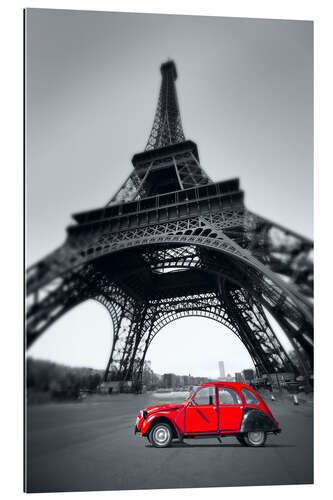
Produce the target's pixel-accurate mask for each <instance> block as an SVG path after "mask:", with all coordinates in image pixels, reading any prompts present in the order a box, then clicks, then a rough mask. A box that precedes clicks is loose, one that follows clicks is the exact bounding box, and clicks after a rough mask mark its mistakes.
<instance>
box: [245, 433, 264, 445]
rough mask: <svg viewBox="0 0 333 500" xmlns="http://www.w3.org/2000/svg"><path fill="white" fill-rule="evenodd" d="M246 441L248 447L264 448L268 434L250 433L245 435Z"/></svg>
mask: <svg viewBox="0 0 333 500" xmlns="http://www.w3.org/2000/svg"><path fill="white" fill-rule="evenodd" d="M244 441H245V443H246V444H247V446H264V444H265V441H266V432H263V431H256V432H248V433H247V434H245V435H244Z"/></svg>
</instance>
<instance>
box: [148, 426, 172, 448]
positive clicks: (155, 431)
mask: <svg viewBox="0 0 333 500" xmlns="http://www.w3.org/2000/svg"><path fill="white" fill-rule="evenodd" d="M149 441H150V442H151V444H152V445H153V446H155V448H166V447H167V446H169V445H170V443H171V441H172V430H171V427H170V425H168V424H165V423H164V422H163V423H160V424H156V425H154V427H153V428H152V430H151V431H150V433H149Z"/></svg>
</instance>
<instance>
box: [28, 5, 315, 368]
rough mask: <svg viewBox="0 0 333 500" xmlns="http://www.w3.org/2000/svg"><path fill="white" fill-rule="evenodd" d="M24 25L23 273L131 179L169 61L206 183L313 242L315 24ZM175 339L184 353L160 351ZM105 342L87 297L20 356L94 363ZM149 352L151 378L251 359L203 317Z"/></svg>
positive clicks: (105, 319)
mask: <svg viewBox="0 0 333 500" xmlns="http://www.w3.org/2000/svg"><path fill="white" fill-rule="evenodd" d="M26 22H27V29H26V37H27V38H26V54H27V55H26V57H27V74H26V125H27V126H26V169H27V176H26V227H27V241H26V261H27V264H28V265H30V264H33V263H34V262H36V261H37V260H39V259H40V258H43V257H44V256H45V255H47V254H48V253H49V252H51V251H52V250H54V249H55V248H56V247H58V246H59V245H60V244H61V243H62V242H63V241H64V239H65V228H66V226H68V225H69V224H70V222H71V219H70V216H71V214H73V213H76V212H79V211H85V210H89V209H92V208H97V207H101V206H104V205H105V204H106V203H107V201H108V200H109V199H110V198H111V197H112V195H113V194H114V193H115V192H116V191H117V189H118V187H119V186H120V184H121V183H122V182H123V181H124V179H125V178H126V177H127V176H128V174H129V173H130V172H131V168H132V167H131V162H130V160H131V158H132V156H133V154H135V153H137V152H141V151H143V150H144V147H145V144H146V141H147V138H148V136H149V132H150V129H151V126H152V123H153V117H154V113H155V108H156V104H157V98H158V92H159V86H160V71H159V66H160V64H161V63H162V62H164V61H165V60H166V59H168V58H172V59H174V61H175V63H176V66H177V70H178V79H177V82H176V84H177V92H178V99H179V104H180V111H181V116H182V123H183V128H184V132H185V136H186V138H187V139H191V140H194V141H195V142H196V143H197V145H198V149H199V155H200V160H201V165H202V167H203V168H204V169H205V170H206V171H207V173H208V175H209V176H210V177H211V178H212V179H213V181H220V180H226V179H229V178H232V177H239V178H240V181H241V186H242V189H243V190H244V191H245V202H246V205H247V207H248V208H249V209H250V210H252V211H254V212H256V213H258V214H260V215H263V216H265V217H266V218H269V219H271V220H273V221H275V222H278V223H280V224H282V225H285V226H287V227H288V228H290V229H292V230H295V231H297V232H299V233H301V234H303V235H305V236H307V237H310V238H312V236H313V47H312V43H313V24H312V23H311V22H309V21H276V20H255V19H240V18H217V17H199V16H171V15H148V14H121V13H105V12H104V13H101V12H83V11H62V10H48V9H45V10H44V9H28V13H27V19H26ZM203 331H205V332H206V331H209V336H208V335H207V336H206V335H205V339H207V341H208V339H209V342H210V344H209V345H210V346H212V345H213V346H214V348H213V349H212V348H210V347H209V348H207V349H206V343H205V344H204V346H205V347H203V340H202V333H203ZM97 337H99V341H98V342H97ZM173 339H177V342H178V345H179V343H180V346H181V348H180V349H179V351H180V354H178V353H173V355H172V357H166V356H165V355H164V352H165V349H167V348H168V345H171V344H172V342H173ZM111 342H112V325H111V322H110V318H109V316H108V313H107V312H106V311H105V310H104V309H102V306H101V305H100V304H97V303H96V302H94V301H88V302H87V303H84V304H82V305H80V306H78V307H77V308H76V309H75V310H73V311H71V312H70V313H68V314H67V315H66V316H64V317H63V318H61V319H60V320H59V321H57V322H56V323H55V324H54V325H53V326H52V327H51V328H50V329H49V330H48V331H47V332H46V333H45V334H44V335H43V336H42V337H41V338H40V339H39V340H38V341H37V342H36V343H35V344H34V345H33V347H32V348H31V350H30V351H29V354H30V355H32V356H34V357H41V358H44V359H53V360H55V361H58V362H63V363H66V364H70V365H74V366H78V365H79V366H82V365H85V366H92V367H96V368H103V367H104V366H105V363H106V360H107V358H108V354H109V350H110V346H111ZM205 342H206V340H205ZM189 346H191V347H189ZM203 349H205V350H203ZM183 353H186V363H185V362H184V358H183ZM212 353H213V354H212ZM215 353H216V354H215ZM147 357H148V359H150V360H151V362H152V367H153V369H154V371H156V372H157V373H164V372H170V371H173V372H175V373H184V369H185V368H186V370H185V373H186V372H190V373H191V374H193V375H206V376H217V375H218V366H217V362H218V361H219V360H220V359H223V360H224V361H225V364H226V371H227V372H228V371H230V372H234V371H238V370H240V369H242V368H246V367H248V366H250V365H251V359H250V357H249V355H248V353H247V351H246V349H245V348H244V346H243V345H242V344H241V343H240V342H239V341H238V339H237V338H236V337H235V335H233V334H232V333H231V332H230V331H229V330H227V329H226V328H224V327H222V326H221V325H219V324H217V323H214V322H213V321H212V320H204V319H198V318H186V319H182V320H179V321H176V322H175V323H172V324H170V325H168V326H166V327H165V328H164V329H163V330H162V331H161V332H160V333H159V335H158V336H157V337H156V338H155V339H154V341H153V343H152V345H151V347H150V350H149V351H148V356H147ZM192 372H193V373H192Z"/></svg>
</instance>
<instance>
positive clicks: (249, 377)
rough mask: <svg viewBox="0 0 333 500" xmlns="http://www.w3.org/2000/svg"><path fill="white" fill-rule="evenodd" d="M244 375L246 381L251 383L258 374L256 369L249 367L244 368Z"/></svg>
mask: <svg viewBox="0 0 333 500" xmlns="http://www.w3.org/2000/svg"><path fill="white" fill-rule="evenodd" d="M243 376H244V379H245V382H246V383H247V384H249V383H250V382H251V381H252V380H253V379H254V378H255V376H256V374H255V372H254V370H252V369H251V368H249V369H247V370H243Z"/></svg>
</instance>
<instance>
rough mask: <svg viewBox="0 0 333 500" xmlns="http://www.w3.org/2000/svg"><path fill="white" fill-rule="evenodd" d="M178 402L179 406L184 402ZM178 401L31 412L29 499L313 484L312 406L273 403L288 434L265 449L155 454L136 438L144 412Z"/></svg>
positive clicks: (137, 399)
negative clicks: (40, 494) (54, 495)
mask: <svg viewBox="0 0 333 500" xmlns="http://www.w3.org/2000/svg"><path fill="white" fill-rule="evenodd" d="M182 399H183V398H182V397H181V396H180V397H179V401H182ZM162 402H171V403H174V402H178V400H177V399H175V397H172V398H171V397H170V396H169V398H168V395H160V394H159V395H156V394H155V395H154V394H152V393H148V394H141V395H132V394H118V395H117V394H114V395H110V396H104V397H103V396H101V397H96V398H94V397H92V398H89V399H87V400H85V401H82V402H75V403H54V404H53V403H52V404H45V405H34V406H29V407H28V409H27V454H26V456H27V460H26V477H27V491H28V492H64V491H94V490H130V489H153V488H195V487H210V486H211V487H212V486H214V487H217V486H251V485H253V486H254V485H279V484H281V485H282V484H310V483H312V482H313V406H312V402H311V401H307V400H302V402H301V403H300V405H299V406H294V405H293V403H292V400H291V399H289V398H285V397H284V398H280V399H277V400H276V401H269V400H267V402H268V405H269V407H270V408H271V410H272V412H273V414H274V416H275V417H276V419H277V420H278V421H279V423H280V426H281V428H282V433H281V434H280V435H278V436H273V435H272V436H271V435H269V437H268V438H267V441H266V446H265V447H262V448H248V447H243V446H241V445H240V444H239V443H238V441H237V440H236V438H235V437H228V438H224V439H223V440H222V444H219V443H218V441H217V439H200V440H199V439H198V440H187V441H184V443H182V444H181V443H178V442H176V441H174V442H173V445H172V447H170V448H164V449H157V448H153V447H152V446H151V445H150V444H149V443H148V441H147V440H146V439H145V438H138V437H136V436H135V435H134V425H135V419H136V416H137V413H138V411H139V410H140V409H141V408H145V407H147V406H149V405H152V404H156V403H157V404H159V403H162Z"/></svg>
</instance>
